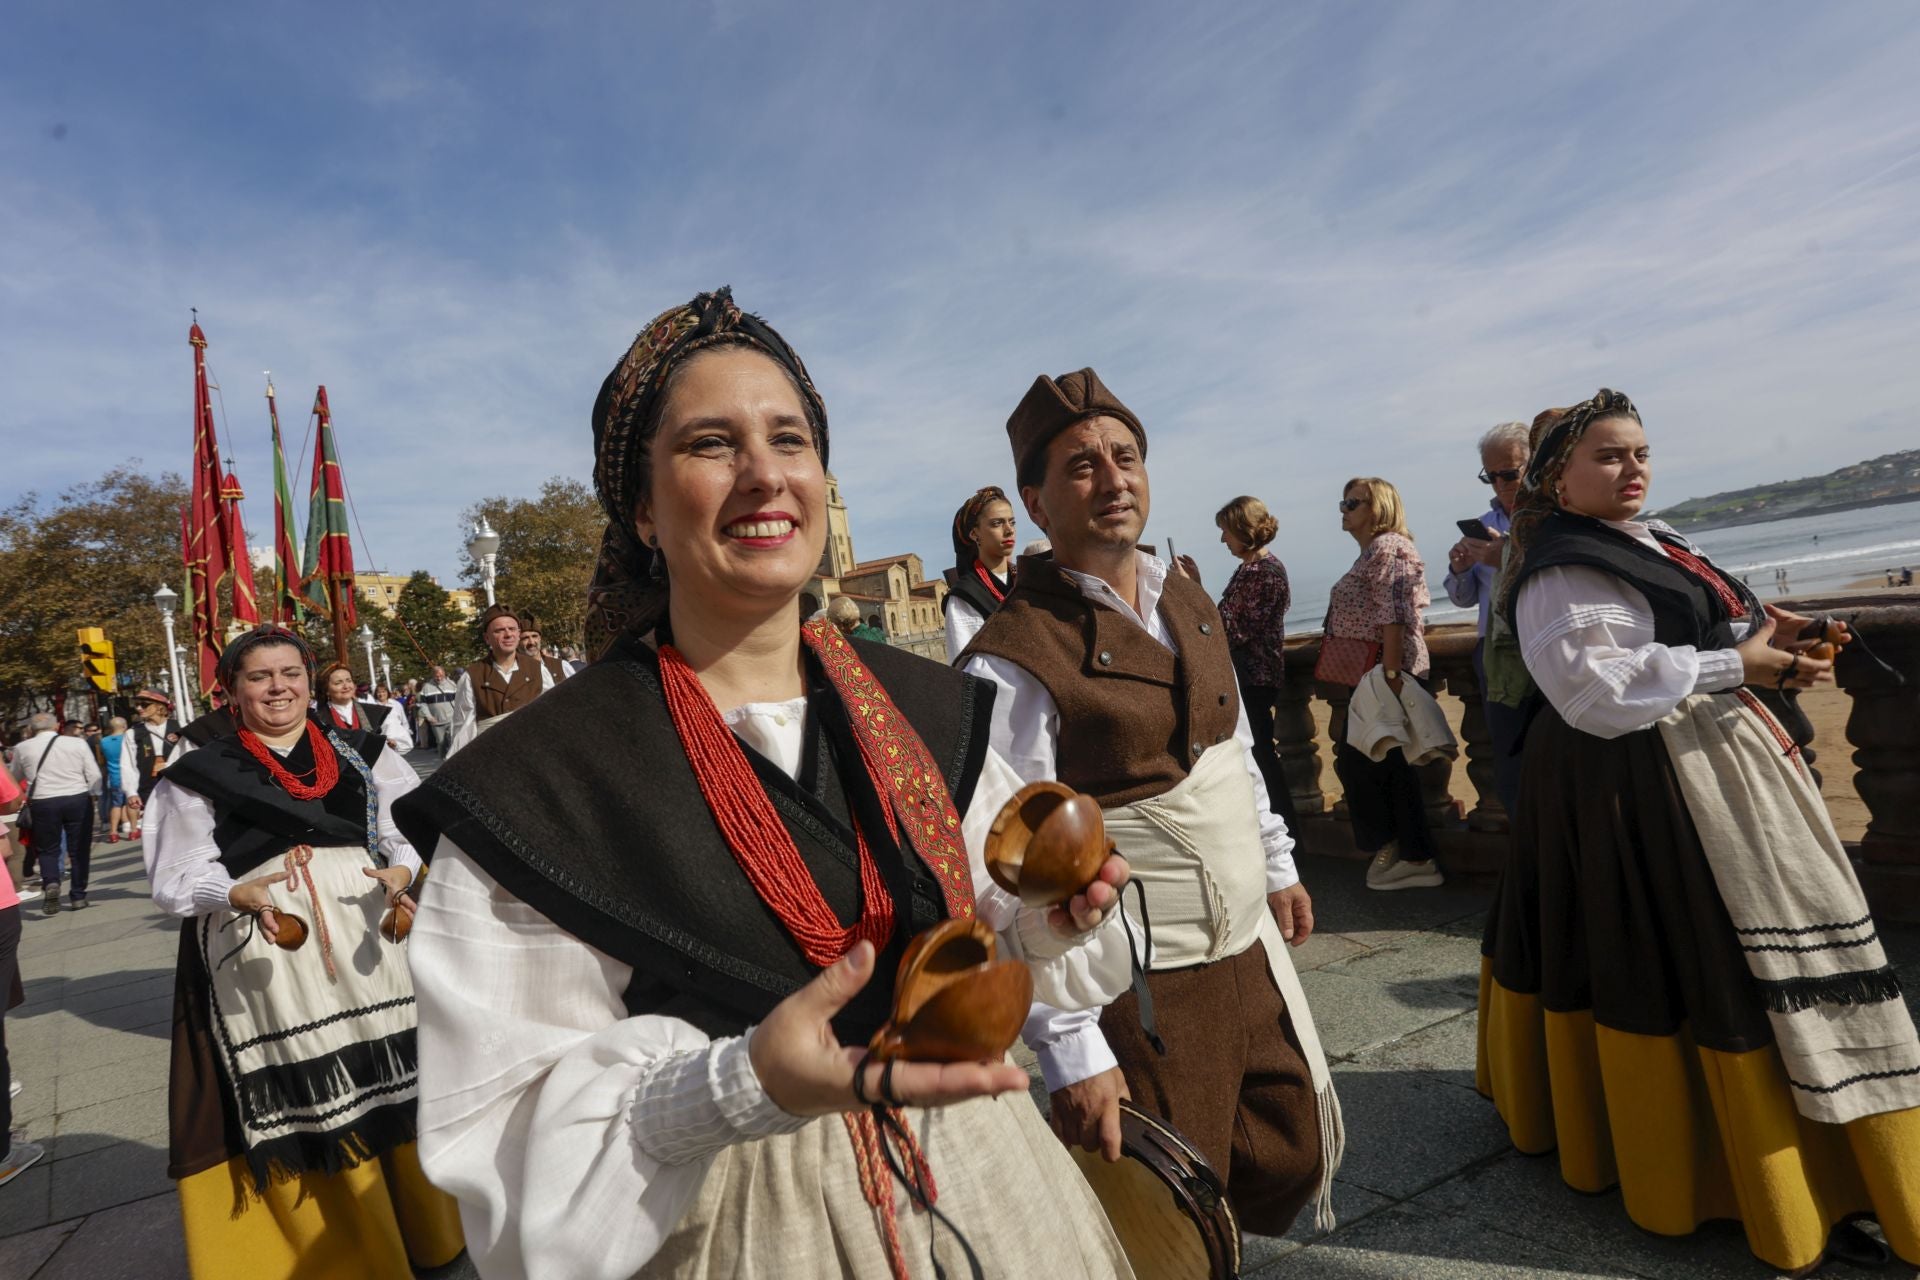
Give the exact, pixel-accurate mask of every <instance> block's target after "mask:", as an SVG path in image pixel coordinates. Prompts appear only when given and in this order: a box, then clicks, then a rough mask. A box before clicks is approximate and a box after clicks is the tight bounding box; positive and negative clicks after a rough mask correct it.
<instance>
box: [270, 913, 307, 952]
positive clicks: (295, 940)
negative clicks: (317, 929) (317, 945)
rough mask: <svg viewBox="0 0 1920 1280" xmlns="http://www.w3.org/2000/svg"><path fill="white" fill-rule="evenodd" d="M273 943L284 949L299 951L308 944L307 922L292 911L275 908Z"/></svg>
mask: <svg viewBox="0 0 1920 1280" xmlns="http://www.w3.org/2000/svg"><path fill="white" fill-rule="evenodd" d="M272 910H273V921H274V935H275V936H274V940H273V945H274V946H276V947H279V948H280V949H281V950H282V951H298V950H299V949H300V948H301V947H304V946H305V945H306V944H307V922H306V921H305V920H302V919H301V918H300V917H299V916H297V915H295V914H293V912H291V911H282V910H281V909H280V908H278V907H274V908H273V909H272Z"/></svg>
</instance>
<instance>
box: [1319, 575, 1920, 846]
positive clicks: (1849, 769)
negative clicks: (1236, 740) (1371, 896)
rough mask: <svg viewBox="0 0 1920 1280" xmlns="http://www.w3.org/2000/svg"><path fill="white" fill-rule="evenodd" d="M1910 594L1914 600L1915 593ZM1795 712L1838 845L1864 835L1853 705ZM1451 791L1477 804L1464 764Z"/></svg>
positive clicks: (1820, 689)
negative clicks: (1850, 723) (1851, 733)
mask: <svg viewBox="0 0 1920 1280" xmlns="http://www.w3.org/2000/svg"><path fill="white" fill-rule="evenodd" d="M1868 585H1869V586H1871V585H1872V584H1868ZM1881 590H1883V591H1884V590H1885V587H1884V586H1883V587H1882V588H1881ZM1910 590H1911V591H1913V592H1914V593H1917V594H1920V588H1912V589H1910ZM1892 594H1903V593H1899V592H1895V593H1892ZM1440 707H1441V709H1442V710H1443V711H1445V712H1446V715H1447V723H1448V724H1450V725H1451V726H1453V734H1454V737H1456V738H1458V737H1459V736H1460V717H1461V713H1462V712H1463V711H1464V710H1465V707H1464V705H1463V704H1462V703H1461V701H1460V699H1458V698H1455V697H1452V696H1450V695H1447V696H1442V697H1441V698H1440ZM1800 707H1801V709H1802V710H1803V711H1805V712H1806V713H1807V719H1809V720H1811V721H1812V722H1813V731H1814V736H1813V743H1812V748H1813V753H1814V768H1816V769H1818V770H1819V771H1820V775H1821V778H1820V794H1821V796H1822V797H1823V798H1824V799H1825V800H1826V802H1827V812H1828V813H1829V814H1830V815H1831V816H1832V818H1833V825H1834V828H1835V829H1836V830H1838V831H1839V833H1840V838H1841V839H1842V840H1858V839H1859V838H1860V836H1861V834H1862V833H1863V832H1865V831H1866V829H1867V806H1866V805H1865V804H1864V803H1863V802H1862V801H1861V799H1860V795H1859V793H1858V792H1856V791H1855V790H1854V789H1853V774H1854V767H1853V749H1852V748H1851V747H1850V746H1849V745H1848V744H1847V715H1848V713H1849V712H1850V711H1851V710H1852V708H1853V699H1852V698H1850V697H1849V696H1848V695H1847V694H1846V693H1845V692H1843V691H1842V690H1841V689H1840V688H1838V687H1837V686H1835V685H1832V684H1823V685H1818V686H1816V687H1815V688H1812V689H1809V690H1807V691H1806V692H1804V693H1802V694H1801V695H1800ZM1313 723H1314V728H1315V735H1314V736H1315V738H1316V740H1317V741H1318V742H1319V745H1320V759H1321V766H1320V789H1321V790H1322V791H1324V792H1326V794H1327V800H1328V802H1329V803H1331V802H1333V801H1334V800H1337V799H1339V798H1340V779H1339V777H1338V776H1337V775H1335V773H1334V771H1333V748H1332V746H1331V744H1330V742H1329V740H1328V738H1327V704H1326V703H1325V702H1323V701H1321V700H1320V699H1318V698H1316V699H1314V701H1313ZM1451 790H1452V792H1453V798H1454V799H1456V800H1458V801H1460V802H1461V803H1462V804H1463V805H1464V806H1465V807H1466V808H1468V809H1471V808H1472V807H1473V806H1474V804H1475V803H1476V802H1477V801H1476V797H1475V796H1474V791H1473V783H1472V782H1471V781H1470V780H1469V779H1468V777H1467V770H1466V765H1465V763H1464V761H1460V762H1456V763H1455V764H1454V767H1453V778H1452V786H1451Z"/></svg>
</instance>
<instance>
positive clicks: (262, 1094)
mask: <svg viewBox="0 0 1920 1280" xmlns="http://www.w3.org/2000/svg"><path fill="white" fill-rule="evenodd" d="M418 1070H419V1054H418V1046H417V1043H416V1035H415V1031H414V1028H412V1027H408V1028H407V1029H406V1030H404V1031H396V1032H394V1033H393V1034H392V1035H390V1036H388V1037H386V1038H385V1039H384V1040H356V1041H354V1042H353V1043H351V1044H348V1045H345V1046H344V1047H342V1048H340V1049H337V1050H335V1051H334V1052H332V1053H329V1054H324V1055H322V1056H321V1057H318V1058H309V1059H307V1060H306V1061H304V1062H279V1063H274V1064H272V1065H271V1066H265V1067H256V1068H254V1069H253V1070H252V1071H249V1072H247V1073H246V1074H245V1075H243V1076H241V1077H240V1078H239V1079H238V1080H237V1081H235V1082H234V1092H235V1093H237V1094H238V1095H239V1097H240V1107H241V1111H242V1113H243V1114H244V1115H246V1117H247V1123H248V1124H249V1125H251V1126H252V1127H253V1128H256V1129H265V1128H271V1127H274V1126H276V1125H279V1124H311V1123H313V1122H314V1121H316V1120H324V1119H326V1116H325V1115H318V1116H300V1115H292V1116H289V1115H285V1114H284V1113H286V1112H289V1111H300V1110H305V1109H310V1108H313V1107H318V1106H328V1105H334V1106H335V1113H336V1114H337V1112H338V1105H337V1104H345V1106H346V1108H347V1109H348V1110H351V1109H352V1107H353V1106H354V1105H355V1102H356V1099H357V1097H358V1096H359V1095H361V1094H366V1093H374V1092H379V1091H380V1090H381V1087H382V1086H385V1085H393V1084H396V1083H399V1084H410V1083H411V1082H412V1081H413V1079H414V1076H415V1074H416V1073H417V1072H418Z"/></svg>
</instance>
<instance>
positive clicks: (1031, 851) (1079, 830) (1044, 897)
mask: <svg viewBox="0 0 1920 1280" xmlns="http://www.w3.org/2000/svg"><path fill="white" fill-rule="evenodd" d="M1112 852H1113V842H1112V841H1111V840H1109V839H1107V824H1106V822H1105V820H1104V819H1102V818H1101V816H1100V805H1099V803H1098V802H1097V801H1095V800H1094V798H1093V797H1092V796H1088V795H1082V794H1081V793H1080V792H1078V791H1075V790H1074V789H1073V788H1072V787H1067V786H1062V785H1061V784H1060V783H1058V782H1034V783H1029V784H1028V785H1027V786H1024V787H1022V788H1021V789H1020V790H1019V792H1018V793H1017V794H1015V795H1014V797H1013V799H1011V800H1009V801H1007V803H1006V804H1005V805H1003V806H1001V809H1000V812H999V814H998V815H997V816H995V818H994V820H993V826H992V827H991V828H989V829H988V831H987V844H986V850H985V854H986V862H987V874H988V875H989V876H991V877H992V878H993V882H994V883H995V884H997V885H999V886H1000V887H1001V888H1002V889H1005V890H1006V891H1007V892H1008V893H1011V894H1014V895H1015V896H1017V897H1018V898H1019V899H1020V901H1021V903H1022V904H1023V905H1025V906H1028V907H1057V906H1059V905H1060V904H1061V903H1063V902H1065V901H1066V900H1067V899H1069V898H1071V897H1072V896H1073V895H1074V894H1076V893H1079V892H1080V891H1081V890H1083V889H1085V888H1086V887H1087V886H1088V885H1089V884H1092V883H1093V878H1094V877H1095V876H1096V875H1098V874H1099V873H1100V866H1101V864H1102V863H1104V862H1105V861H1106V860H1107V855H1109V854H1111V853H1112Z"/></svg>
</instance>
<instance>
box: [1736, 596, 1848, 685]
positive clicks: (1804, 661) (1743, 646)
mask: <svg viewBox="0 0 1920 1280" xmlns="http://www.w3.org/2000/svg"><path fill="white" fill-rule="evenodd" d="M1800 621H1801V623H1802V624H1804V622H1805V619H1801V620H1800ZM1777 627H1778V623H1777V622H1776V621H1775V619H1774V618H1773V617H1772V616H1771V612H1769V616H1768V618H1767V620H1766V621H1765V622H1762V623H1761V624H1760V625H1759V627H1757V628H1756V629H1755V630H1754V633H1753V634H1752V635H1750V636H1748V637H1747V638H1746V639H1745V640H1742V641H1741V642H1740V643H1739V644H1738V645H1736V646H1734V652H1735V653H1738V654H1739V655H1740V665H1741V680H1742V683H1745V684H1750V685H1753V686H1755V687H1756V688H1761V689H1809V688H1812V687H1813V685H1814V684H1815V683H1816V682H1818V681H1820V680H1831V679H1832V678H1833V663H1832V662H1831V661H1828V660H1826V659H1822V658H1815V657H1811V656H1809V655H1807V654H1802V653H1794V652H1791V651H1789V650H1787V649H1782V648H1779V647H1778V646H1777V645H1776V644H1775V642H1774V638H1775V632H1776V629H1777ZM1794 630H1795V632H1796V633H1797V632H1798V631H1799V626H1798V625H1796V626H1795V628H1794Z"/></svg>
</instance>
